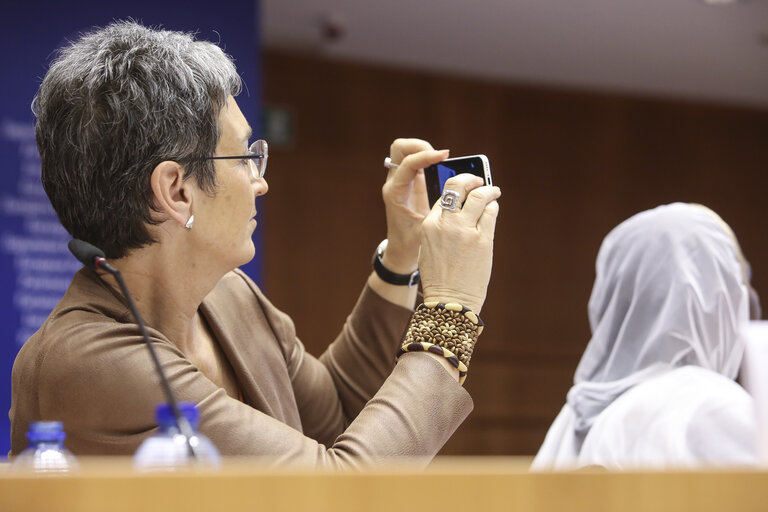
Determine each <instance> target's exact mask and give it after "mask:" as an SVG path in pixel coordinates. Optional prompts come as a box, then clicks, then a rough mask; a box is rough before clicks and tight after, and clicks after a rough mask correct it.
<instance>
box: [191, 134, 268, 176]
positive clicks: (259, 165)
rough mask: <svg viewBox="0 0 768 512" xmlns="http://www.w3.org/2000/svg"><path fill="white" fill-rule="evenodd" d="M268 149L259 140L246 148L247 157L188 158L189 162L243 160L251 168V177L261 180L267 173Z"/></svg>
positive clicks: (261, 140)
mask: <svg viewBox="0 0 768 512" xmlns="http://www.w3.org/2000/svg"><path fill="white" fill-rule="evenodd" d="M268 154H269V147H268V145H267V141H265V140H263V139H259V140H257V141H256V142H254V143H253V144H251V147H249V148H248V154H247V155H239V156H201V157H193V158H189V160H243V161H247V162H248V165H249V167H250V168H251V177H252V178H253V179H255V180H257V179H259V178H263V177H264V174H266V172H267V157H268Z"/></svg>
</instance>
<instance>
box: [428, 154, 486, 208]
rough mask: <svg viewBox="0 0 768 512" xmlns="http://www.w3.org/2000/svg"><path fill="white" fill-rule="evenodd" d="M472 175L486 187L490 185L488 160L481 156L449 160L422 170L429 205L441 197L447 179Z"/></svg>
mask: <svg viewBox="0 0 768 512" xmlns="http://www.w3.org/2000/svg"><path fill="white" fill-rule="evenodd" d="M464 173H469V174H474V175H475V176H480V177H481V178H483V181H484V182H485V184H486V185H491V172H490V169H489V168H488V159H487V158H485V156H483V155H477V156H464V157H458V158H449V159H448V160H443V161H442V162H440V163H439V164H434V165H430V166H429V167H427V168H425V169H424V179H425V181H426V182H427V197H429V205H430V206H432V205H434V204H435V201H437V200H438V199H440V196H441V195H443V186H445V182H446V181H447V180H448V178H451V177H453V176H456V175H457V174H464Z"/></svg>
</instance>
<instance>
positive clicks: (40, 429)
mask: <svg viewBox="0 0 768 512" xmlns="http://www.w3.org/2000/svg"><path fill="white" fill-rule="evenodd" d="M65 437H67V434H65V433H64V427H63V426H62V424H61V422H60V421H36V422H34V423H30V424H29V432H27V439H28V440H29V442H31V443H44V442H49V443H54V442H59V441H63V440H64V438H65Z"/></svg>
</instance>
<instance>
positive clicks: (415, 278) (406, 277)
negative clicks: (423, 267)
mask: <svg viewBox="0 0 768 512" xmlns="http://www.w3.org/2000/svg"><path fill="white" fill-rule="evenodd" d="M379 247H381V246H379ZM385 247H386V246H385ZM383 254H384V251H383V250H377V251H376V254H374V256H373V270H374V272H376V275H377V276H379V277H380V278H381V280H382V281H384V282H385V283H388V284H393V285H397V286H405V285H408V287H411V286H414V285H417V284H419V283H420V282H421V273H420V272H419V269H416V270H414V271H413V272H411V273H410V274H398V273H396V272H392V271H391V270H389V269H388V268H387V267H386V266H385V265H384V262H383V261H381V256H382V255H383Z"/></svg>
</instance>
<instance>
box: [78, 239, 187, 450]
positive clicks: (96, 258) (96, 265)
mask: <svg viewBox="0 0 768 512" xmlns="http://www.w3.org/2000/svg"><path fill="white" fill-rule="evenodd" d="M67 246H68V247H69V251H70V252H71V253H72V254H73V255H74V256H75V258H77V259H78V260H80V263H82V264H83V265H85V266H86V267H88V268H90V269H92V270H98V269H102V270H105V271H106V272H109V273H110V274H112V275H113V276H114V277H115V279H116V280H117V283H118V284H119V285H120V289H121V290H122V291H123V296H124V297H125V300H126V301H128V309H130V310H131V313H132V314H133V318H134V319H136V323H137V324H139V330H140V331H141V335H142V337H143V338H144V343H145V344H146V345H147V349H149V353H150V354H151V355H152V361H153V362H154V363H155V370H157V374H158V375H159V376H160V383H161V384H162V387H163V391H164V392H165V398H166V400H167V401H168V405H169V406H170V407H171V412H172V413H173V417H174V418H175V420H176V426H177V427H178V429H179V432H181V434H182V435H183V436H184V438H185V439H186V440H187V448H188V449H189V454H190V455H191V456H192V458H193V459H197V458H198V457H197V450H196V449H195V447H194V446H193V444H192V441H191V439H192V438H193V437H195V434H194V432H193V430H192V426H191V425H190V424H189V421H187V418H185V417H184V416H183V415H182V414H181V411H180V410H179V404H178V402H177V401H176V397H175V396H174V394H173V390H172V389H171V385H170V384H169V383H168V378H167V377H166V376H165V372H164V371H163V367H162V366H161V365H160V359H158V357H157V352H155V347H154V346H153V345H152V342H151V341H150V339H149V333H147V328H146V326H145V325H144V320H143V319H142V318H141V315H140V314H139V310H138V309H136V303H135V302H133V297H132V296H131V294H130V292H128V287H127V286H126V285H125V281H123V275H122V274H121V273H120V271H119V270H117V269H116V268H115V267H113V266H112V265H110V264H109V262H108V261H107V259H106V258H105V257H104V252H103V251H102V250H101V249H99V248H98V247H95V246H93V245H91V244H89V243H88V242H84V241H83V240H78V239H76V238H73V239H72V240H70V241H69V244H67Z"/></svg>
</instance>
